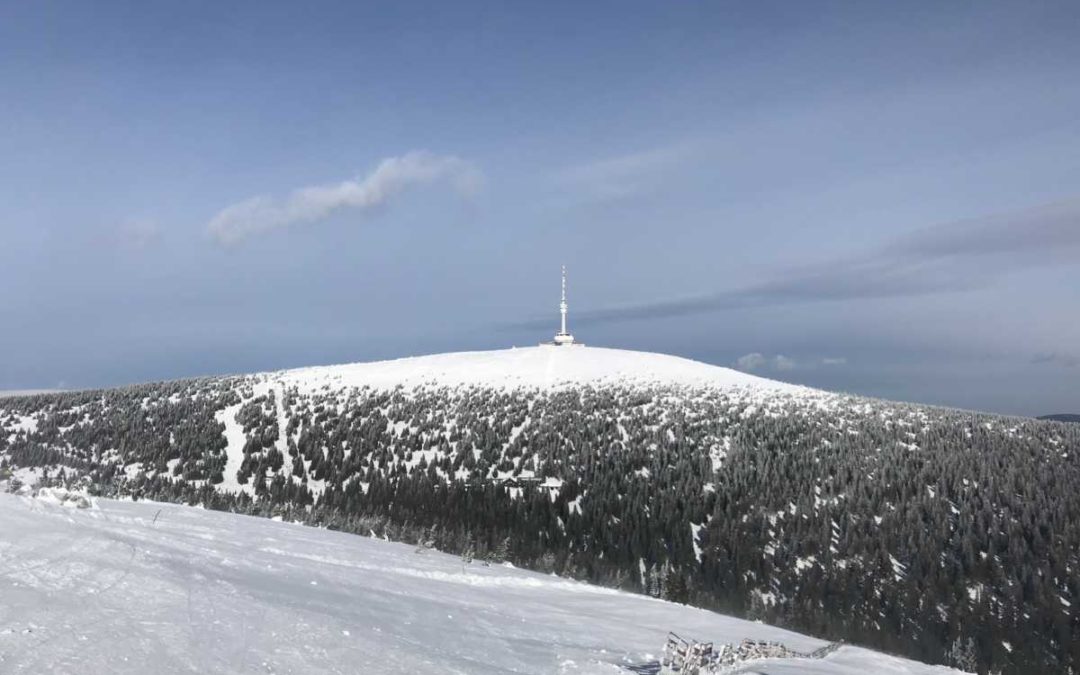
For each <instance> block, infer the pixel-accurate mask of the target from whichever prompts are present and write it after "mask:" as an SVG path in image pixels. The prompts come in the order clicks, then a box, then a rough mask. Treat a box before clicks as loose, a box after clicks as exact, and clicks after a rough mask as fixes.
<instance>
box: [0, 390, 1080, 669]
mask: <svg viewBox="0 0 1080 675" xmlns="http://www.w3.org/2000/svg"><path fill="white" fill-rule="evenodd" d="M0 428H2V431H0V477H4V476H7V477H8V478H9V479H10V480H11V482H12V483H14V484H15V485H17V484H18V483H19V481H20V480H27V479H28V478H29V475H30V474H33V475H34V476H35V477H36V478H37V479H39V480H40V481H42V482H45V483H66V484H76V485H83V486H86V487H87V488H88V489H89V490H90V491H91V492H93V493H95V494H98V495H102V496H108V497H128V498H133V499H156V500H165V501H171V502H184V503H188V504H201V505H204V506H206V507H209V508H214V509H221V510H227V511H235V512H240V513H248V514H254V515H261V516H278V517H281V518H284V519H288V520H295V521H302V522H305V523H308V524H311V525H316V526H322V527H329V528H333V529H339V530H345V531H349V532H355V533H357V534H361V535H374V536H379V537H387V538H390V539H393V540H399V541H405V542H411V543H417V544H419V545H423V546H432V547H435V548H438V549H441V550H444V551H448V552H468V553H469V555H472V556H475V557H477V558H490V559H496V560H508V561H511V562H513V563H514V564H516V565H519V566H524V567H528V568H532V569H535V570H541V571H545V572H553V573H556V574H560V575H565V576H567V577H573V578H577V579H582V580H588V581H591V582H594V583H598V584H604V585H608V586H613V587H619V588H623V589H627V590H632V591H637V592H642V593H648V594H651V595H655V596H658V597H664V598H667V599H669V600H673V601H676V602H682V603H689V604H693V605H698V606H701V607H706V608H710V609H715V610H718V611H721V612H725V613H730V614H734V615H738V616H743V617H750V618H760V619H762V620H764V621H766V622H768V623H772V624H776V625H781V626H785V627H789V628H792V629H795V630H799V631H803V632H807V633H810V634H813V635H817V636H820V637H823V638H827V639H831V640H845V641H848V642H852V643H855V644H860V645H865V646H868V647H872V648H875V649H880V650H883V651H887V652H892V653H896V654H901V655H904V656H907V657H911V658H915V659H919V660H923V661H928V662H934V663H946V664H950V665H957V666H964V667H967V668H969V669H973V670H976V669H977V670H978V672H981V673H986V672H1000V673H1047V672H1060V673H1076V672H1080V618H1078V616H1077V612H1076V609H1077V608H1080V604H1078V603H1080V572H1078V570H1080V425H1076V424H1068V423H1064V422H1053V421H1037V420H1032V419H1026V418H1010V417H1001V416H994V415H986V414H978V413H970V412H962V411H957V410H948V409H941V408H933V407H928V406H918V405H908V404H899V403H891V402H885V401H878V400H872V399H865V398H858V397H850V396H842V395H834V394H825V393H822V392H819V393H807V394H801V393H800V394H792V393H777V392H761V391H758V392H755V391H751V390H740V389H731V390H724V389H710V388H694V387H688V386H675V385H670V386H666V385H662V384H656V385H648V386H646V385H630V384H625V385H620V384H609V385H603V386H601V385H595V386H575V387H567V388H561V389H552V390H541V389H529V388H519V389H514V388H485V387H475V386H474V387H456V388H455V387H441V386H433V385H428V386H423V387H417V388H414V389H409V390H406V389H402V388H398V389H396V390H373V389H367V388H361V389H356V388H350V389H333V388H331V387H323V388H322V389H318V388H306V389H303V390H301V389H298V388H296V387H290V386H286V385H282V384H280V383H275V382H272V381H270V380H267V379H261V378H260V377H259V376H253V377H235V378H208V379H198V380H187V381H179V382H169V383H160V384H148V385H139V386H134V387H128V388H122V389H113V390H101V391H84V392H74V393H61V394H50V395H38V396H30V397H23V398H11V399H3V400H0Z"/></svg>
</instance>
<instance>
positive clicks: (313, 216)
mask: <svg viewBox="0 0 1080 675" xmlns="http://www.w3.org/2000/svg"><path fill="white" fill-rule="evenodd" d="M440 181H441V182H447V183H449V184H450V185H451V186H452V187H453V188H454V189H455V190H457V191H458V192H460V193H462V194H471V193H474V192H475V191H477V190H478V189H479V187H480V184H481V182H482V176H481V174H480V171H479V170H478V169H477V168H476V167H475V166H473V165H472V164H471V163H469V162H467V161H465V160H463V159H460V158H458V157H454V156H447V155H433V154H431V153H427V152H410V153H408V154H405V155H401V156H399V157H388V158H386V159H384V160H382V161H381V162H380V163H379V165H378V166H377V167H375V169H374V170H373V171H371V173H369V174H368V175H366V176H363V177H358V178H355V179H352V180H346V181H343V182H341V183H336V184H331V185H315V186H311V187H305V188H300V189H298V190H293V191H292V192H291V193H290V194H289V195H288V196H285V197H283V198H274V197H270V196H265V195H264V196H258V197H252V198H251V199H246V200H244V201H242V202H238V203H236V204H232V205H231V206H227V207H225V208H224V209H222V210H221V211H219V212H218V213H217V215H215V216H214V217H213V218H212V219H211V220H210V222H209V223H208V224H207V226H206V229H207V232H208V233H209V234H210V236H211V237H213V238H214V239H215V240H216V241H217V242H219V243H221V244H235V243H237V242H239V241H241V240H242V239H245V238H247V237H250V236H253V235H257V234H261V233H264V232H269V231H272V230H277V229H281V228H285V227H289V226H293V225H298V224H302V223H312V222H317V221H320V220H323V219H325V218H327V217H329V216H330V215H331V214H333V213H335V212H336V211H339V210H343V209H353V210H356V211H359V212H360V213H361V214H365V215H367V214H370V213H372V212H373V211H375V210H377V209H379V208H380V207H383V206H385V205H386V204H387V203H389V202H390V200H391V199H393V198H394V197H396V196H398V195H400V194H401V193H403V192H405V191H406V190H408V189H409V188H411V187H415V186H419V185H425V184H430V183H434V182H440Z"/></svg>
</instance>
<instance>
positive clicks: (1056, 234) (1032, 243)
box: [576, 201, 1080, 324]
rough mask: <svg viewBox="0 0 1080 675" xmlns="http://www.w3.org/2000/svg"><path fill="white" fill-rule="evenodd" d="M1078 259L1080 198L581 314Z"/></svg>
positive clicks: (888, 285)
mask: <svg viewBox="0 0 1080 675" xmlns="http://www.w3.org/2000/svg"><path fill="white" fill-rule="evenodd" d="M1078 260H1080V201H1071V202H1065V203H1059V204H1054V205H1050V206H1043V207H1039V208H1034V209H1030V210H1027V211H1022V212H1018V213H1010V214H1003V215H997V216H992V217H987V218H981V219H975V220H965V221H960V222H953V223H948V224H945V225H941V226H938V227H933V228H929V229H925V230H921V231H918V232H915V233H912V234H909V235H907V236H904V237H901V238H898V239H896V240H894V241H892V242H890V243H888V244H887V245H885V246H882V247H880V248H877V249H874V250H870V251H867V252H866V253H864V254H862V255H858V256H854V257H849V258H838V259H836V260H832V261H828V262H825V263H821V264H817V265H807V266H801V267H797V268H791V269H788V270H786V271H784V272H782V273H780V274H778V275H776V276H775V277H773V278H771V279H766V280H764V281H761V282H759V283H756V284H752V285H748V286H744V287H741V288H733V289H729V290H721V291H717V292H714V293H711V294H708V295H702V296H697V297H686V298H675V299H672V300H661V301H657V302H651V303H644V304H638V305H630V306H624V307H614V308H609V309H600V310H594V311H591V312H583V313H579V314H578V316H577V317H576V320H577V323H578V324H596V323H607V322H618V321H629V320H635V319H653V318H662V317H672V316H683V315H691V314H702V313H707V312H714V311H719V310H725V309H738V308H742V307H762V306H775V305H789V304H805V303H815V302H828V301H844V300H861V299H884V298H894V297H909V296H919V295H933V294H939V293H948V292H956V291H964V290H971V289H978V288H984V287H986V286H988V285H990V284H991V283H993V282H994V281H996V280H997V279H999V278H1000V277H1002V276H1005V275H1007V274H1010V273H1013V272H1016V271H1018V270H1021V269H1024V268H1034V267H1046V266H1051V265H1058V264H1063V263H1075V262H1076V261H1078Z"/></svg>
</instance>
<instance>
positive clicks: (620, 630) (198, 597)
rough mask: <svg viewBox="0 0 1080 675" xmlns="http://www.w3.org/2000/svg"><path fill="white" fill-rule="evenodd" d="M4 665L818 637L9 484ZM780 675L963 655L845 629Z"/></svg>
mask: <svg viewBox="0 0 1080 675" xmlns="http://www.w3.org/2000/svg"><path fill="white" fill-rule="evenodd" d="M0 523H3V539H2V543H0V597H2V598H3V602H0V672H4V673H10V674H12V675H16V674H22V673H26V674H29V673H42V672H56V673H60V672H73V673H74V672H79V673H118V674H119V673H150V672H153V673H161V674H162V675H165V674H169V673H248V672H251V673H356V672H370V673H387V674H391V673H395V674H396V673H402V674H404V673H410V674H413V673H415V674H421V673H432V674H439V675H442V674H445V673H463V674H470V675H481V674H483V673H491V674H495V673H536V674H548V673H608V674H612V675H614V674H618V673H630V672H632V671H629V670H626V669H625V666H631V665H637V666H643V665H646V664H649V663H650V662H654V661H655V660H656V659H657V658H658V655H659V654H660V649H661V647H662V646H663V644H664V639H665V636H666V633H667V631H669V630H672V631H676V632H678V633H680V634H682V635H686V636H693V637H696V638H697V639H699V640H711V641H714V642H716V643H718V644H722V643H738V642H740V641H742V640H743V639H746V638H752V639H756V640H773V641H779V642H782V643H784V644H785V645H786V646H788V647H790V648H792V649H796V650H799V651H805V652H809V651H811V650H813V649H815V648H817V647H820V646H822V645H823V644H825V643H824V642H822V641H821V640H816V639H813V638H809V637H806V636H803V635H799V634H798V633H793V632H791V631H786V630H781V629H778V628H773V627H770V626H767V625H764V624H760V623H753V622H748V621H742V620H739V619H734V618H731V617H726V616H722V615H718V614H714V613H711V612H706V611H702V610H698V609H693V608H690V607H686V606H683V605H676V604H672V603H668V602H663V601H659V600H653V599H650V598H646V597H644V596H641V595H636V594H630V593H624V592H619V591H615V590H609V589H604V588H597V587H595V586H590V585H587V584H584V583H581V582H576V581H569V580H565V579H560V578H558V577H553V576H550V575H542V574H537V573H535V572H527V571H523V570H519V569H515V568H512V567H508V566H505V565H491V566H485V565H482V564H481V563H479V562H473V563H470V564H465V563H463V562H462V560H461V558H459V557H454V556H449V555H445V554H441V553H438V552H435V551H423V552H421V553H417V552H416V549H415V547H412V546H407V545H404V544H395V543H390V542H385V541H380V540H375V539H370V538H366V537H357V536H351V535H344V534H341V533H336V532H330V531H327V530H320V529H315V528H309V527H302V526H298V525H292V524H288V523H281V522H273V521H270V520H267V519H253V518H247V517H243V516H237V515H231V514H222V513H214V512H212V511H204V510H201V509H191V508H185V507H178V506H172V505H168V504H154V503H145V502H143V503H124V502H113V501H109V500H96V503H95V506H94V508H92V509H86V510H79V509H72V508H65V507H63V506H56V505H51V504H49V503H46V502H44V501H41V500H37V499H31V498H20V497H14V496H9V495H0ZM759 671H767V672H769V673H772V674H774V675H782V674H785V673H791V674H795V673H800V674H802V675H848V674H850V675H854V674H856V673H858V674H860V675H861V674H863V673H892V674H895V675H901V674H909V675H931V674H933V673H941V674H944V673H946V672H950V673H951V672H956V671H952V670H950V669H947V668H940V667H932V666H926V665H923V664H919V663H916V662H913V661H906V660H903V659H899V658H895V657H891V656H886V655H884V654H880V653H876V652H872V651H868V650H865V649H859V648H857V647H851V646H843V647H841V648H840V649H839V650H837V651H835V652H833V653H831V654H829V655H828V656H827V657H825V658H824V659H821V660H809V659H795V658H791V659H769V660H762V661H754V662H747V663H745V664H743V667H742V668H741V669H740V670H739V671H738V672H759Z"/></svg>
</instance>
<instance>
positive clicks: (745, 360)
mask: <svg viewBox="0 0 1080 675" xmlns="http://www.w3.org/2000/svg"><path fill="white" fill-rule="evenodd" d="M767 362H768V359H766V358H765V356H764V355H763V354H760V353H758V352H751V353H749V354H743V355H742V356H740V357H739V358H737V359H735V367H736V368H738V369H739V370H747V371H749V370H757V369H758V368H761V367H762V366H764V365H765V364H766V363H767Z"/></svg>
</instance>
